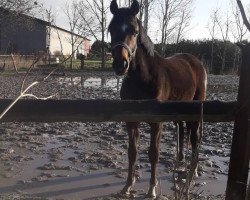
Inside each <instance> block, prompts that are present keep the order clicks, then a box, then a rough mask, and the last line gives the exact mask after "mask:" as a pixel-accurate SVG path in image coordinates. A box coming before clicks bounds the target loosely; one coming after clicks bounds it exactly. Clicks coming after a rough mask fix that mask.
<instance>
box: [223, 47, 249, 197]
mask: <svg viewBox="0 0 250 200" xmlns="http://www.w3.org/2000/svg"><path fill="white" fill-rule="evenodd" d="M249 55H250V43H248V44H247V45H245V46H242V65H241V73H240V85H239V93H238V107H239V109H238V112H237V113H236V119H235V125H234V135H233V141H232V149H231V156H230V164H229V174H228V181H227V191H226V200H245V199H246V198H245V197H246V190H247V179H248V170H249V160H250V95H249V94H250V93H249V91H250V56H249Z"/></svg>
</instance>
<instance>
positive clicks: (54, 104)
mask: <svg viewBox="0 0 250 200" xmlns="http://www.w3.org/2000/svg"><path fill="white" fill-rule="evenodd" d="M10 103H11V100H6V99H2V100H0V112H2V111H3V110H4V109H5V108H6V107H7V106H8V105H9V104H10ZM203 105H204V121H209V122H222V121H233V120H234V111H235V109H236V103H235V102H220V101H206V102H204V104H203ZM200 108H201V102H198V101H194V102H176V101H174V102H170V101H167V102H157V101H154V100H145V101H120V100H46V101H43V100H20V101H19V102H18V103H17V104H16V105H15V106H14V107H13V108H12V109H11V110H10V111H9V112H8V113H7V114H6V115H5V116H4V117H3V119H2V120H1V121H2V122H11V121H19V122H25V121H27V122H62V121H79V122H87V121H89V122H102V121H150V122H159V121H187V120H188V121H195V120H199V114H200Z"/></svg>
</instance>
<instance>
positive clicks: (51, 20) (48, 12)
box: [45, 7, 55, 66]
mask: <svg viewBox="0 0 250 200" xmlns="http://www.w3.org/2000/svg"><path fill="white" fill-rule="evenodd" d="M45 20H46V21H47V22H48V25H47V27H46V33H47V34H46V35H47V38H46V50H47V52H46V53H47V57H48V62H49V66H50V64H51V52H50V43H51V38H50V37H51V29H52V27H51V26H52V25H55V15H54V14H53V12H52V7H50V8H49V9H45Z"/></svg>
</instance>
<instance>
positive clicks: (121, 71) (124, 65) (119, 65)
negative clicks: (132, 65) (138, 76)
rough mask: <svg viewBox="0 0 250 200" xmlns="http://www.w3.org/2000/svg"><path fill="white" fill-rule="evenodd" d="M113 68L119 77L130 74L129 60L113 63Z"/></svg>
mask: <svg viewBox="0 0 250 200" xmlns="http://www.w3.org/2000/svg"><path fill="white" fill-rule="evenodd" d="M112 67H113V69H114V71H115V73H116V75H118V76H122V75H125V74H126V73H127V72H128V68H129V62H128V61H127V60H123V61H120V62H118V61H116V60H114V61H113V64H112Z"/></svg>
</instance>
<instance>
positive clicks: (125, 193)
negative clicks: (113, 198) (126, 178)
mask: <svg viewBox="0 0 250 200" xmlns="http://www.w3.org/2000/svg"><path fill="white" fill-rule="evenodd" d="M130 191H131V187H128V186H125V187H124V188H123V189H122V191H121V192H120V195H122V196H125V197H129V196H130Z"/></svg>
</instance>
